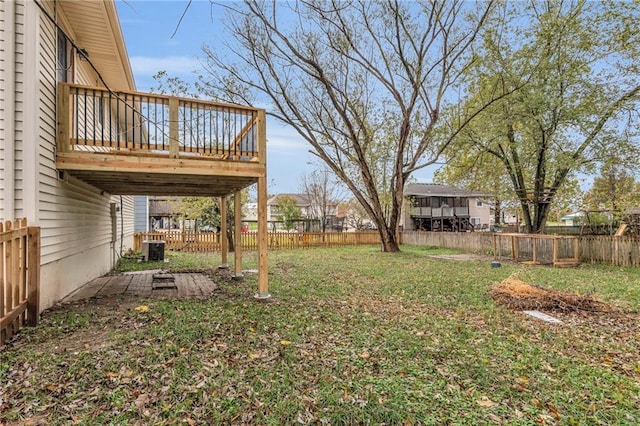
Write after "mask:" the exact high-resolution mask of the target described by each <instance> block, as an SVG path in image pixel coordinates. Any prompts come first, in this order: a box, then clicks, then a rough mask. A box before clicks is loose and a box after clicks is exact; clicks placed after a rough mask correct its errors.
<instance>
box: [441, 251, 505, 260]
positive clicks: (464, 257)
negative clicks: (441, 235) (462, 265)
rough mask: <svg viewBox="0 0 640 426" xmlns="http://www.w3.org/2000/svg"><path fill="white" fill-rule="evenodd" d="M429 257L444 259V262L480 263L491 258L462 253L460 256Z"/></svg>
mask: <svg viewBox="0 0 640 426" xmlns="http://www.w3.org/2000/svg"><path fill="white" fill-rule="evenodd" d="M429 257H433V258H436V259H446V260H460V261H464V260H481V261H489V260H492V259H493V258H492V257H489V256H482V255H479V254H469V253H462V254H432V255H430V256H429Z"/></svg>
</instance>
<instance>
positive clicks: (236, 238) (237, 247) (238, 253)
mask: <svg viewBox="0 0 640 426" xmlns="http://www.w3.org/2000/svg"><path fill="white" fill-rule="evenodd" d="M233 210H234V224H233V247H234V249H233V258H234V262H233V267H234V274H233V279H235V280H242V279H243V278H244V276H243V275H242V234H241V232H242V199H241V194H240V191H236V192H235V194H234V195H233Z"/></svg>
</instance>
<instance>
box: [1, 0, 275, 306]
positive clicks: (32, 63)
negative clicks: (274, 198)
mask: <svg viewBox="0 0 640 426" xmlns="http://www.w3.org/2000/svg"><path fill="white" fill-rule="evenodd" d="M223 116H224V120H225V122H226V123H229V128H233V129H241V130H240V131H239V132H238V133H235V134H234V133H233V132H229V131H228V129H227V127H225V126H211V125H207V124H205V123H209V124H210V123H214V122H219V121H220V120H221V119H222V118H221V117H223ZM186 129H189V131H188V132H187V131H186ZM255 183H257V184H258V194H257V195H258V200H257V201H258V225H259V226H258V234H259V236H258V247H259V248H258V250H259V253H260V260H259V265H258V292H257V296H258V297H259V298H267V297H269V294H268V276H267V252H266V250H267V221H266V210H267V209H266V199H267V190H266V188H267V182H266V119H265V112H264V110H261V109H257V108H253V107H247V106H239V105H223V104H219V103H216V102H210V101H206V100H195V99H186V98H179V97H175V96H165V95H158V94H149V93H139V92H136V91H135V85H134V79H133V75H132V72H131V66H130V64H129V59H128V56H127V52H126V48H125V43H124V40H123V35H122V31H121V28H120V23H119V21H118V15H117V12H116V6H115V2H114V0H103V1H89V0H66V1H54V0H37V1H36V0H15V1H0V220H2V221H9V220H13V219H16V218H23V217H24V218H27V220H28V223H29V224H30V225H31V226H39V227H40V228H41V259H40V260H41V261H40V263H41V281H40V305H39V306H40V309H46V308H47V307H49V306H51V305H52V304H53V303H54V302H56V301H57V300H60V299H61V298H62V297H64V296H65V295H67V294H69V293H70V292H72V291H73V290H75V289H77V288H78V287H79V286H81V285H82V284H84V283H86V282H87V281H89V280H91V279H93V278H95V277H98V276H100V275H102V274H104V273H106V272H108V271H109V270H110V269H111V268H112V267H113V266H114V264H115V262H116V260H117V258H118V256H119V255H120V254H121V253H123V252H124V251H126V250H127V249H128V248H129V247H131V245H132V244H133V231H134V196H146V195H165V196H209V197H221V198H222V197H227V196H229V195H231V194H238V195H239V193H240V191H241V190H242V189H244V188H246V187H248V186H250V185H253V184H255ZM238 199H239V197H238ZM235 210H236V216H238V217H239V215H240V208H239V204H238V205H237V206H236V207H235ZM143 221H144V218H143V217H142V218H140V220H139V222H140V223H139V225H138V226H139V227H140V228H143V227H146V226H145V225H146V224H144V223H143ZM147 226H148V225H147ZM237 234H239V232H238V233H237ZM234 256H235V264H234V267H235V268H236V273H237V274H240V272H241V252H240V250H238V249H236V253H235V255H234Z"/></svg>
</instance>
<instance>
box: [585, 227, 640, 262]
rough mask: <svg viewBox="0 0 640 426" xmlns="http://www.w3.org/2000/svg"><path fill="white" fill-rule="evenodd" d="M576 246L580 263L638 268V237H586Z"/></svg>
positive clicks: (639, 250)
mask: <svg viewBox="0 0 640 426" xmlns="http://www.w3.org/2000/svg"><path fill="white" fill-rule="evenodd" d="M578 245H579V247H580V260H581V261H582V262H590V263H611V264H612V265H615V266H640V236H637V235H635V236H633V235H629V236H620V237H616V236H609V235H586V236H582V237H578Z"/></svg>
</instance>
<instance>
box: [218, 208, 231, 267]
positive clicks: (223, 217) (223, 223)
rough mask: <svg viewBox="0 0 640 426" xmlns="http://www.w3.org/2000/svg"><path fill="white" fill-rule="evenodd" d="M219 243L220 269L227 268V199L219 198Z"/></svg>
mask: <svg viewBox="0 0 640 426" xmlns="http://www.w3.org/2000/svg"><path fill="white" fill-rule="evenodd" d="M219 203H220V242H221V245H222V252H221V257H222V259H221V262H222V265H220V266H222V267H227V266H228V259H227V255H228V252H229V240H228V238H227V197H220V198H219Z"/></svg>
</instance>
